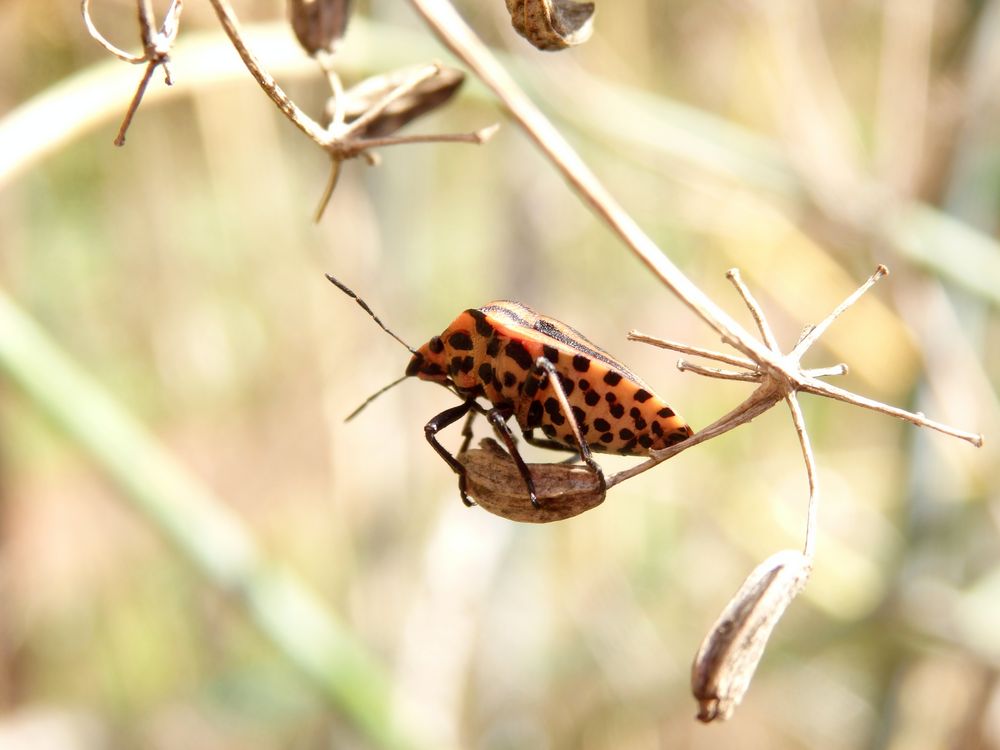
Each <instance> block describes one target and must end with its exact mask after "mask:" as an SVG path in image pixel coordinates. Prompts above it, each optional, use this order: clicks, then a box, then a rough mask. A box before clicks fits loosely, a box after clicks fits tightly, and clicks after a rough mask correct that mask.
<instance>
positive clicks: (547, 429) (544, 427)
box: [542, 424, 556, 437]
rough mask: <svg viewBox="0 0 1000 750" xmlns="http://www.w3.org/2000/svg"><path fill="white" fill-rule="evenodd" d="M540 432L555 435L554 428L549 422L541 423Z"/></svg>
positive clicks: (550, 435)
mask: <svg viewBox="0 0 1000 750" xmlns="http://www.w3.org/2000/svg"><path fill="white" fill-rule="evenodd" d="M542 432H544V433H545V434H546V435H548V436H549V437H555V436H556V428H555V427H553V426H552V425H550V424H543V425H542Z"/></svg>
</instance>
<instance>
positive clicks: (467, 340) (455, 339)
mask: <svg viewBox="0 0 1000 750" xmlns="http://www.w3.org/2000/svg"><path fill="white" fill-rule="evenodd" d="M448 346H450V347H451V348H452V349H457V350H458V351H463V352H469V351H472V336H470V335H469V334H468V333H466V332H465V331H455V333H453V334H451V336H449V337H448Z"/></svg>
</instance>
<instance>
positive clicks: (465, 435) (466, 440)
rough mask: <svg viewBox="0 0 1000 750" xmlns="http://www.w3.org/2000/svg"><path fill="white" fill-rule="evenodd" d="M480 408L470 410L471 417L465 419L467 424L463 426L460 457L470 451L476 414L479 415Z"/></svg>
mask: <svg viewBox="0 0 1000 750" xmlns="http://www.w3.org/2000/svg"><path fill="white" fill-rule="evenodd" d="M479 408H481V407H478V408H472V409H470V410H469V416H468V417H466V418H465V424H464V425H462V447H461V448H459V449H458V455H460V456H461V455H462V454H463V453H465V452H466V451H467V450H469V445H470V444H471V443H472V437H473V433H472V423H473V422H474V421H475V419H476V414H478V413H479Z"/></svg>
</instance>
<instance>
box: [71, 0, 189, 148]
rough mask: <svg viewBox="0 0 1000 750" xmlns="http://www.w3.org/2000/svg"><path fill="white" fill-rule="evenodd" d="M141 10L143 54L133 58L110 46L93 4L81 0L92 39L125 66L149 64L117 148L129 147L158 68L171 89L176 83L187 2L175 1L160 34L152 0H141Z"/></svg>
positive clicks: (169, 9)
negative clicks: (173, 61) (174, 54)
mask: <svg viewBox="0 0 1000 750" xmlns="http://www.w3.org/2000/svg"><path fill="white" fill-rule="evenodd" d="M137 8H138V16H139V34H140V37H141V39H142V50H143V52H142V54H141V55H133V54H130V53H128V52H125V51H124V50H122V49H119V48H118V47H116V46H115V45H114V44H112V43H111V42H109V41H108V40H107V38H106V37H105V36H104V35H103V34H102V33H101V32H100V30H99V29H98V28H97V26H96V24H95V23H94V20H93V19H92V18H91V16H90V0H80V12H81V13H82V14H83V23H84V26H86V28H87V31H88V32H89V33H90V36H92V37H93V38H94V39H95V40H96V41H97V43H98V44H100V45H101V46H102V47H104V49H106V50H107V51H108V52H110V53H111V54H112V55H114V56H115V57H117V58H118V59H119V60H122V61H124V62H127V63H130V64H132V65H139V64H141V63H146V70H145V71H144V72H143V74H142V78H141V79H140V81H139V85H138V87H136V90H135V94H134V95H133V96H132V100H131V101H130V102H129V105H128V109H127V110H126V111H125V117H124V119H123V120H122V124H121V126H120V127H119V128H118V135H116V136H115V140H114V144H115V145H116V146H123V145H125V134H126V133H127V132H128V128H129V125H131V124H132V118H133V117H135V113H136V111H137V110H138V109H139V104H140V103H141V102H142V97H143V95H144V94H145V93H146V88H147V87H148V86H149V82H150V80H151V79H152V78H153V72H154V71H155V70H156V68H157V67H158V66H161V65H162V66H163V76H164V80H165V82H166V84H167V85H168V86H172V85H173V83H174V80H173V74H172V73H171V70H170V50H171V49H172V48H173V46H174V42H175V41H176V40H177V32H178V30H179V29H180V21H181V11H182V10H183V2H182V0H173V2H171V3H170V7H169V8H167V12H166V14H165V15H164V17H163V24H162V25H161V26H160V30H159V31H157V30H156V26H155V20H154V17H153V7H152V3H151V2H150V0H138V2H137Z"/></svg>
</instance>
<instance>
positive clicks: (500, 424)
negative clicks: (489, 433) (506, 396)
mask: <svg viewBox="0 0 1000 750" xmlns="http://www.w3.org/2000/svg"><path fill="white" fill-rule="evenodd" d="M486 417H487V419H489V420H490V424H492V425H493V430H494V431H495V432H496V434H497V435H499V436H500V439H501V440H503V442H504V445H506V446H507V452H508V453H510V455H511V458H513V459H514V464H515V465H516V466H517V470H518V472H520V474H521V478H522V479H523V480H524V484H525V486H526V487H527V488H528V499H529V500H531V505H532V506H533V507H534V508H536V509H537V508H540V507H542V506H541V505H540V504H539V502H538V495H537V494H536V493H535V480H534V479H532V478H531V470H530V469H529V468H528V465H527V464H526V463H524V459H523V458H521V453H520V451H518V449H517V441H516V440H515V439H514V435H513V434H512V433H511V431H510V427H509V426H508V425H507V420H508V419H510V412H509V411H503V410H501V409H490V410H489V411H488V412H486Z"/></svg>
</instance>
